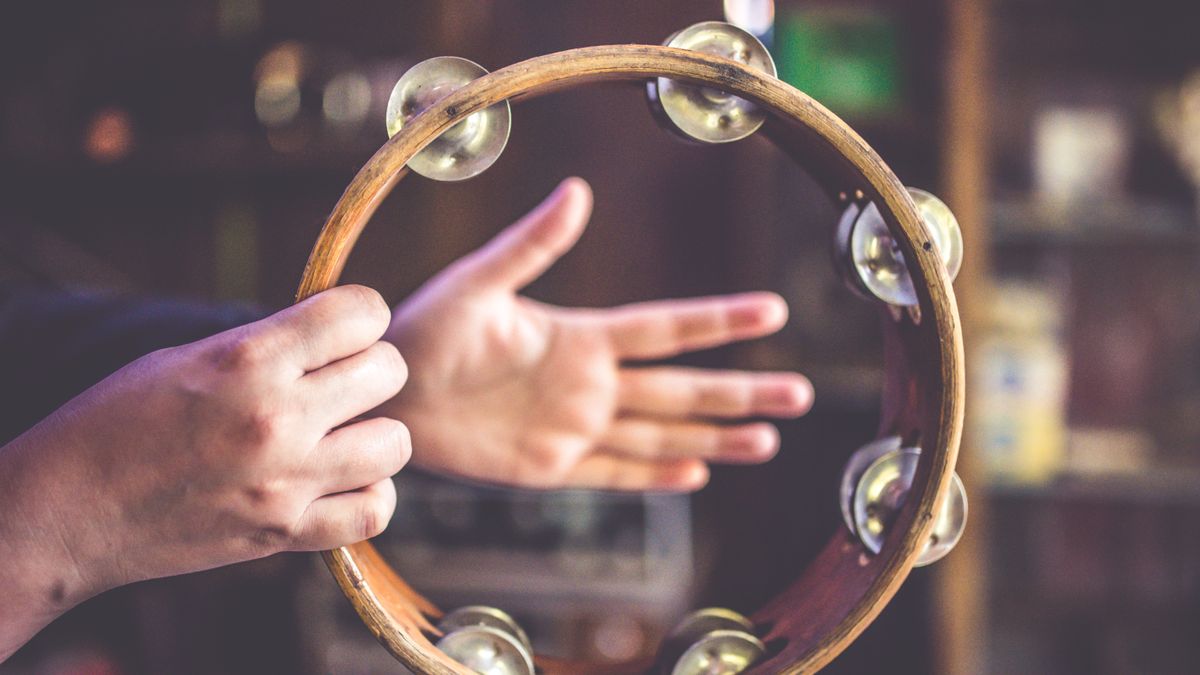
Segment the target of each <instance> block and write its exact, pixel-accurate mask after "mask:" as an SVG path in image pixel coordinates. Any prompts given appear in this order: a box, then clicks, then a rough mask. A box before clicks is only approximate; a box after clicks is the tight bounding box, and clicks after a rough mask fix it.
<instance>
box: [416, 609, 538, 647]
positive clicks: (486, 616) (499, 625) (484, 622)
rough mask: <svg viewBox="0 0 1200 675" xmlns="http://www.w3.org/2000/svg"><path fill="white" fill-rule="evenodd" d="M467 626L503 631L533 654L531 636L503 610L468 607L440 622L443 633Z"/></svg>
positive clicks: (455, 611) (453, 612)
mask: <svg viewBox="0 0 1200 675" xmlns="http://www.w3.org/2000/svg"><path fill="white" fill-rule="evenodd" d="M467 626H487V627H489V628H496V629H499V630H502V631H504V632H505V633H508V634H509V635H511V636H513V637H514V638H516V639H517V642H520V643H521V645H522V646H523V647H525V651H527V652H529V653H530V654H532V653H533V643H531V642H530V641H529V636H528V635H526V634H525V631H524V630H522V629H521V625H520V624H518V623H517V620H516V619H514V618H512V615H510V614H509V613H508V612H506V611H504V610H502V609H497V608H495V607H487V606H484V605H468V606H466V607H459V608H458V609H456V610H454V611H452V612H450V613H448V614H446V615H445V616H443V617H442V620H441V621H439V622H438V630H440V631H442V632H443V633H452V632H454V631H456V630H458V629H459V628H465V627H467Z"/></svg>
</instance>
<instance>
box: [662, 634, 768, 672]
mask: <svg viewBox="0 0 1200 675" xmlns="http://www.w3.org/2000/svg"><path fill="white" fill-rule="evenodd" d="M766 652H767V648H766V646H765V645H764V644H763V643H762V640H759V639H758V638H756V637H754V636H753V635H751V634H749V633H747V632H745V631H740V630H714V631H711V632H709V633H706V634H704V635H703V636H701V637H700V639H699V640H697V641H696V642H695V643H694V644H692V646H690V647H688V648H687V650H685V651H684V652H683V654H682V655H681V656H680V657H679V660H678V661H676V662H675V665H674V667H673V668H671V675H734V674H735V673H740V672H742V671H744V670H746V669H748V668H749V667H750V666H753V665H754V663H755V662H756V661H758V660H759V659H761V658H762V656H763V654H765V653H766Z"/></svg>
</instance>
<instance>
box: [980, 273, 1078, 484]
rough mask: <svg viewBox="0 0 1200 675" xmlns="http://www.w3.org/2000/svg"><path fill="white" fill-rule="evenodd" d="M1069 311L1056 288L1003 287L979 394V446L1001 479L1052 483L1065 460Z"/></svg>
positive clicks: (992, 312) (994, 306)
mask: <svg viewBox="0 0 1200 675" xmlns="http://www.w3.org/2000/svg"><path fill="white" fill-rule="evenodd" d="M1062 317H1063V302H1062V300H1061V299H1060V298H1059V297H1057V295H1056V294H1055V293H1054V292H1053V291H1052V290H1050V289H1048V288H1045V287H1041V286H1036V285H1033V284H1030V283H1022V282H1003V283H1001V284H998V286H997V288H996V294H995V301H994V302H993V303H991V307H990V308H989V312H988V317H987V330H986V334H985V336H984V337H983V339H982V340H980V344H979V347H978V351H977V354H978V356H977V361H976V363H977V364H978V365H976V366H975V367H976V368H977V369H978V371H977V372H978V373H979V375H978V376H977V377H976V378H974V380H973V381H974V383H975V389H974V391H972V392H971V395H972V396H973V397H974V398H975V400H976V401H977V402H978V405H977V408H976V409H978V410H980V411H981V412H980V417H979V418H978V419H976V420H975V423H976V425H977V428H978V430H979V434H978V439H979V443H980V448H979V450H980V451H981V453H982V456H983V457H984V463H985V466H986V468H987V471H988V473H989V474H990V476H991V477H993V478H995V479H997V480H1002V481H1008V482H1019V483H1040V482H1045V481H1047V480H1049V479H1051V478H1053V477H1054V475H1055V474H1056V473H1057V472H1058V471H1059V469H1060V468H1061V466H1062V463H1063V458H1064V456H1065V447H1066V436H1067V434H1066V412H1067V382H1068V378H1067V375H1068V370H1069V368H1068V358H1067V350H1066V347H1065V346H1064V340H1063V337H1062V331H1063V319H1062Z"/></svg>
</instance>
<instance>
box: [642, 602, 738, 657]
mask: <svg viewBox="0 0 1200 675" xmlns="http://www.w3.org/2000/svg"><path fill="white" fill-rule="evenodd" d="M715 630H732V631H738V632H742V633H747V634H753V632H754V624H753V623H751V621H750V619H747V618H746V617H745V616H742V615H741V614H739V613H737V612H735V611H733V610H732V609H725V608H724V607H705V608H704V609H698V610H696V611H694V612H691V613H690V614H688V615H686V616H684V617H683V618H682V619H680V620H679V621H678V622H677V623H676V624H675V627H674V628H672V629H671V632H669V633H667V636H666V637H665V638H663V642H662V647H661V648H660V649H659V659H658V660H659V662H660V663H663V664H666V665H668V666H669V665H670V664H673V663H675V662H677V661H678V660H679V659H680V657H681V656H682V655H683V653H684V652H686V651H687V650H688V648H690V647H691V646H692V645H693V644H695V643H696V642H697V641H698V640H699V639H700V638H702V637H703V636H705V635H707V634H708V633H711V632H713V631H715Z"/></svg>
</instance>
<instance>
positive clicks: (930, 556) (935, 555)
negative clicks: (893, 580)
mask: <svg viewBox="0 0 1200 675" xmlns="http://www.w3.org/2000/svg"><path fill="white" fill-rule="evenodd" d="M966 529H967V489H966V488H965V487H964V486H963V482H962V479H961V478H959V477H958V473H954V474H952V475H951V476H950V491H949V492H947V493H946V498H945V499H944V500H943V501H942V506H941V508H940V509H939V510H938V516H937V520H936V521H934V523H933V532H931V533H930V534H929V543H928V544H926V545H925V549H924V550H923V551H921V555H919V556H917V562H916V563H914V565H915V566H916V567H924V566H926V565H932V564H933V563H935V562H937V561H939V560H941V559H942V558H945V557H946V554H948V553H950V551H952V550H954V547H955V546H957V545H958V540H959V539H962V535H963V531H964V530H966Z"/></svg>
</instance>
